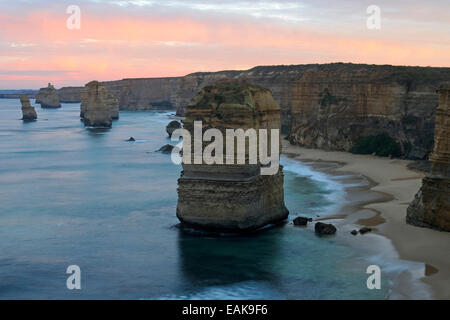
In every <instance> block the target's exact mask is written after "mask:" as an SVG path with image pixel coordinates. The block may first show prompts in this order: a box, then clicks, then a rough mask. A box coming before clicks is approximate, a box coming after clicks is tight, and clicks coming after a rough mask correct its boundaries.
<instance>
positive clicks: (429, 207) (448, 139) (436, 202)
mask: <svg viewBox="0 0 450 320" xmlns="http://www.w3.org/2000/svg"><path fill="white" fill-rule="evenodd" d="M438 93H439V106H438V108H437V110H436V127H435V137H434V150H433V152H432V154H431V155H430V161H431V163H432V166H431V172H430V173H429V174H427V176H426V177H425V178H424V179H423V184H422V188H421V189H420V191H419V192H418V193H417V194H416V197H415V199H414V201H413V202H412V203H411V205H410V206H409V208H408V214H407V218H406V220H407V222H408V223H410V224H413V225H417V226H422V227H430V228H434V229H439V230H444V231H450V170H449V168H450V83H446V84H443V85H441V87H440V88H439V90H438Z"/></svg>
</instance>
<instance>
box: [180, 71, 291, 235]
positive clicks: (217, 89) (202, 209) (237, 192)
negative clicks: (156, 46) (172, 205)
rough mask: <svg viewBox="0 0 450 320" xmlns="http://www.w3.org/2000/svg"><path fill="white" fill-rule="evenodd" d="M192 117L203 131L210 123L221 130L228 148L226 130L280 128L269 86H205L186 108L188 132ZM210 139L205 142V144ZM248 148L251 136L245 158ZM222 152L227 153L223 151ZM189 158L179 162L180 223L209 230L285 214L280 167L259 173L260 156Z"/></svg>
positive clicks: (244, 226) (239, 227)
mask: <svg viewBox="0 0 450 320" xmlns="http://www.w3.org/2000/svg"><path fill="white" fill-rule="evenodd" d="M194 121H202V126H203V128H202V129H203V132H205V130H207V129H211V128H214V129H218V130H220V132H221V133H222V135H223V137H224V138H223V142H224V149H226V144H227V142H226V138H225V136H226V129H234V130H236V129H243V130H247V129H251V128H253V129H255V130H257V131H258V129H269V130H268V131H269V132H270V129H280V126H281V115H280V107H279V105H278V104H277V103H276V102H275V100H274V99H273V97H272V94H271V92H270V90H268V89H264V88H262V87H259V86H254V85H250V84H248V83H246V82H241V81H237V80H235V81H232V80H226V81H220V82H217V83H215V84H214V85H211V86H207V87H205V88H203V89H202V90H201V91H200V92H199V93H198V94H197V96H196V97H194V99H193V100H192V101H191V103H190V105H189V106H188V107H187V108H186V118H185V120H183V124H184V128H185V129H186V130H187V131H189V132H190V134H191V136H192V137H194ZM209 143H210V142H206V143H203V149H204V148H205V146H207V145H208V144H209ZM192 145H194V144H192ZM268 148H269V149H270V148H271V145H269V146H268ZM230 150H233V149H231V148H230ZM248 151H249V140H247V141H246V152H245V159H246V160H248V158H249V152H248ZM272 151H273V150H272ZM278 151H279V150H278ZM183 152H184V150H183ZM223 152H224V155H225V154H226V151H225V150H224V151H223ZM183 156H185V154H183ZM192 158H193V157H192ZM234 158H235V159H236V149H234ZM234 162H235V163H236V161H234ZM192 163H193V164H186V163H184V162H183V171H182V174H181V177H180V179H179V181H178V207H177V216H178V218H179V219H180V221H181V222H182V223H184V224H186V225H188V226H191V227H197V228H201V229H207V230H215V231H226V232H245V231H250V230H255V229H259V228H261V227H264V226H266V225H268V224H275V223H279V222H282V221H283V220H285V219H286V218H287V216H288V214H289V212H288V210H287V209H286V207H285V205H284V191H283V182H284V175H283V172H282V167H280V168H279V170H278V172H277V173H276V174H275V175H261V165H260V162H259V159H258V162H257V164H249V162H248V161H246V162H245V164H206V163H205V162H204V159H203V160H202V161H201V164H195V163H194V162H193V161H192ZM277 166H278V164H277Z"/></svg>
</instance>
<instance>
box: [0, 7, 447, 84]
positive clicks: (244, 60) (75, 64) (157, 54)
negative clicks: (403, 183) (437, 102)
mask: <svg viewBox="0 0 450 320" xmlns="http://www.w3.org/2000/svg"><path fill="white" fill-rule="evenodd" d="M318 2H319V3H318ZM375 2H376V3H375ZM375 2H373V1H370V2H369V1H350V0H346V1H330V0H325V1H313V0H305V1H300V0H299V1H292V0H284V1H283V0H278V1H269V0H261V1H240V0H237V1H215V0H209V1H208V0H192V1H172V0H166V1H146V0H134V1H119V0H117V1H114V0H111V1H108V0H104V1H103V0H92V1H89V0H82V1H71V2H67V1H57V2H56V3H55V1H44V0H37V1H25V0H23V1H14V2H10V1H8V2H7V1H2V0H0V9H1V11H0V47H1V51H0V52H1V53H0V89H24V88H30V89H36V88H39V87H43V86H45V85H46V84H47V83H48V82H52V83H54V84H55V86H57V87H62V86H71V85H72V86H79V85H83V84H85V83H87V82H88V81H90V80H93V79H96V80H100V81H104V80H117V79H122V78H140V77H168V76H183V75H186V74H188V73H191V72H198V71H219V70H239V69H249V68H251V67H254V66H258V65H281V64H307V63H330V62H353V63H368V64H393V65H418V66H436V67H450V21H449V20H450V19H449V18H448V12H449V11H450V2H449V1H441V0H435V1H429V2H427V3H426V7H424V6H422V5H421V3H420V2H419V1H416V0H412V1H398V3H397V2H395V3H394V2H393V1H386V0H382V1H375ZM338 3H339V4H338ZM372 4H375V5H377V6H379V7H380V8H381V29H379V30H369V29H368V28H367V26H366V20H367V18H368V16H369V15H368V14H367V12H366V9H367V7H368V6H369V5H372ZM70 5H77V6H78V7H79V8H80V9H81V28H80V29H79V30H70V29H68V28H67V26H66V21H67V19H68V18H69V16H70V14H67V13H66V10H67V7H68V6H70Z"/></svg>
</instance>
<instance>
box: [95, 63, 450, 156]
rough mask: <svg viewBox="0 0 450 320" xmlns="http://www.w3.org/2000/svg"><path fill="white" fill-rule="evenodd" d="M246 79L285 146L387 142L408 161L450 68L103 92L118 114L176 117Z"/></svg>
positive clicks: (313, 68)
mask: <svg viewBox="0 0 450 320" xmlns="http://www.w3.org/2000/svg"><path fill="white" fill-rule="evenodd" d="M223 78H231V79H248V80H249V81H251V82H252V83H255V84H258V85H261V86H263V87H265V88H269V89H270V90H271V91H272V95H273V98H274V99H275V101H276V102H277V103H278V104H279V105H280V107H281V117H282V128H283V131H284V132H285V133H286V134H290V136H291V141H292V143H295V144H300V145H304V146H307V147H314V148H325V149H331V150H346V151H348V150H350V148H351V147H352V146H353V145H354V144H355V142H356V141H357V140H358V139H360V138H361V137H364V136H370V135H377V134H381V133H383V134H384V133H386V134H389V135H390V136H391V137H392V138H393V139H394V140H395V141H397V142H398V144H399V145H400V147H401V152H402V155H403V156H405V157H407V158H410V159H422V158H427V156H428V154H429V153H430V152H431V150H432V147H433V137H434V118H435V117H434V116H435V111H436V108H437V105H438V98H437V95H436V93H435V90H436V88H437V87H438V85H439V83H441V82H443V81H450V68H429V67H399V66H389V65H364V64H350V63H333V64H323V65H320V64H311V65H292V66H262V67H255V68H252V69H250V70H244V71H219V72H212V73H193V74H189V75H187V76H184V77H173V78H153V79H145V78H143V79H124V80H119V81H108V82H104V83H103V84H104V85H105V86H106V87H107V88H108V89H109V90H110V91H111V93H112V94H113V95H114V96H116V97H117V98H118V100H119V106H120V109H121V110H140V109H158V108H159V109H170V108H175V107H176V108H177V113H178V115H183V114H184V112H185V109H186V107H187V106H188V105H189V102H190V101H191V99H192V98H193V97H194V96H195V95H196V93H197V92H198V91H199V90H201V89H202V88H204V87H205V86H208V85H210V84H212V83H214V82H216V81H218V80H220V79H223Z"/></svg>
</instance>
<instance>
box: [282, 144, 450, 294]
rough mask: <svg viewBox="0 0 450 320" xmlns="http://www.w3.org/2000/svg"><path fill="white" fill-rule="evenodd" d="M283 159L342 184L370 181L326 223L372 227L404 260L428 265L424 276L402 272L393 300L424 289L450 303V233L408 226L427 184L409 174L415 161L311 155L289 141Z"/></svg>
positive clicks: (315, 152)
mask: <svg viewBox="0 0 450 320" xmlns="http://www.w3.org/2000/svg"><path fill="white" fill-rule="evenodd" d="M283 154H285V155H286V156H289V157H290V158H291V159H294V160H297V161H301V162H313V163H314V166H313V169H314V170H318V171H325V172H327V173H329V174H331V175H335V176H337V178H339V175H342V176H345V174H346V173H353V174H356V175H361V176H363V177H365V178H366V179H367V181H368V183H367V185H366V186H356V187H351V186H350V187H349V188H347V190H346V191H347V193H348V196H349V197H350V201H349V203H348V204H345V205H344V206H343V207H341V208H340V210H339V212H340V213H339V214H337V215H334V216H332V217H322V218H321V219H322V220H328V219H341V220H343V223H344V224H356V225H359V226H369V227H372V228H373V229H374V232H373V234H376V235H380V236H382V237H385V238H387V239H388V240H389V241H390V242H391V243H392V245H393V247H394V249H395V251H396V252H397V254H398V256H399V259H402V260H406V261H411V262H417V263H422V264H423V270H422V271H421V272H420V273H421V274H417V273H418V272H417V270H415V271H414V272H415V274H414V275H412V274H411V273H407V272H402V273H401V274H400V275H399V276H398V277H397V280H396V281H395V283H394V284H393V287H394V289H393V294H392V296H391V298H393V299H396V298H414V297H415V295H414V290H415V289H416V286H417V285H422V286H427V287H429V288H430V290H431V297H432V298H434V299H450V288H448V286H447V284H448V283H450V259H449V258H448V244H449V243H450V233H446V232H439V231H436V230H431V229H426V228H419V227H415V226H411V225H408V224H406V222H405V218H406V209H407V207H408V205H409V203H410V202H411V201H412V200H413V198H414V196H415V194H416V193H417V191H418V190H419V188H420V186H421V183H422V178H423V174H421V173H418V172H415V171H412V170H410V169H408V168H407V165H408V163H410V161H408V160H399V159H388V158H381V157H376V156H371V155H355V154H351V153H347V152H340V151H325V150H320V149H308V148H303V147H300V146H295V145H291V144H290V143H289V142H288V141H286V140H283ZM321 163H323V166H322V165H321ZM330 163H333V165H330ZM321 219H319V220H321ZM344 232H347V231H345V230H344ZM419 279H420V280H419ZM417 281H419V282H420V283H417Z"/></svg>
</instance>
